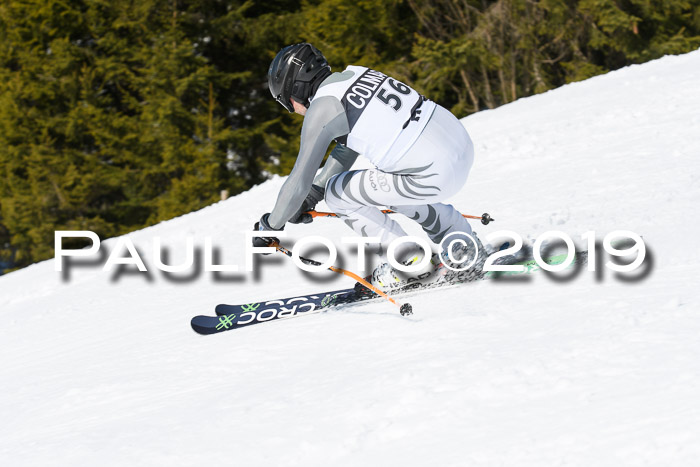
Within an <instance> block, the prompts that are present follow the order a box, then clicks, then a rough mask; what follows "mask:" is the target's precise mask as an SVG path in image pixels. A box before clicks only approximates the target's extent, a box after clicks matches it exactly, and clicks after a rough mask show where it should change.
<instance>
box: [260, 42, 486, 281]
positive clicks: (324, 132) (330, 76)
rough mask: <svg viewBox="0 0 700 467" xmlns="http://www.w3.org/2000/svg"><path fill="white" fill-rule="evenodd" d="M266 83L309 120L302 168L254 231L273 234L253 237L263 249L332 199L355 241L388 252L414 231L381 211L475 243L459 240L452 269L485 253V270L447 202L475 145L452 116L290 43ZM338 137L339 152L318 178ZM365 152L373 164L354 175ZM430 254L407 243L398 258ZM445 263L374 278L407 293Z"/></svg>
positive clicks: (392, 84)
mask: <svg viewBox="0 0 700 467" xmlns="http://www.w3.org/2000/svg"><path fill="white" fill-rule="evenodd" d="M268 86H269V88H270V92H271V93H272V96H273V97H274V98H275V99H276V100H277V102H279V103H280V104H281V105H282V106H283V107H284V108H285V109H287V110H288V111H289V112H296V113H297V114H299V115H302V116H304V123H303V126H302V130H301V145H300V149H299V155H298V157H297V160H296V163H295V164H294V168H293V169H292V172H291V173H290V175H289V177H288V178H287V180H286V182H285V183H284V185H283V186H282V188H281V190H280V193H279V195H278V198H277V202H276V204H275V207H274V209H273V210H272V212H271V213H267V214H264V215H263V216H262V217H261V219H260V221H259V222H258V223H256V224H255V227H254V228H255V230H259V231H266V232H270V236H267V237H257V238H254V239H253V244H254V245H255V246H268V245H269V244H270V243H271V242H272V241H278V240H277V239H276V238H275V237H274V232H275V231H280V230H283V229H284V226H285V224H286V223H287V222H291V223H308V222H311V220H312V218H311V216H310V215H309V214H306V212H307V211H309V210H312V209H314V208H315V207H316V204H317V203H318V202H319V201H320V200H322V199H324V197H325V200H326V204H327V205H328V207H329V208H331V209H332V210H333V211H334V212H335V213H336V214H338V216H339V217H341V218H342V219H343V220H344V221H345V223H346V224H347V225H348V226H350V227H351V228H352V229H353V230H354V231H355V232H356V233H357V234H359V235H363V236H367V237H379V238H380V239H381V244H382V245H383V246H386V245H388V244H389V243H390V242H391V241H392V240H394V239H396V238H398V237H403V236H406V233H405V232H404V230H403V229H402V228H401V226H400V225H399V224H398V223H397V222H396V221H395V220H393V219H391V218H390V217H389V216H388V215H387V214H384V213H382V212H381V210H380V208H379V207H380V206H388V207H389V209H392V210H393V211H396V212H399V213H401V214H403V215H405V216H407V217H409V218H410V219H413V220H414V221H416V222H418V223H419V224H420V225H421V226H422V228H423V230H424V231H425V232H426V233H427V234H428V237H429V238H430V240H431V241H432V242H434V243H436V244H439V243H440V242H441V241H442V240H443V238H444V237H445V236H447V235H449V234H451V233H453V232H463V233H465V234H471V236H472V238H474V239H475V242H471V241H469V239H467V240H466V241H465V242H463V243H453V245H454V249H453V251H452V254H453V255H454V256H453V258H454V259H455V263H453V264H452V266H454V267H458V262H457V261H458V260H460V259H462V258H466V260H467V262H469V261H471V258H473V257H474V255H476V254H478V255H477V260H476V263H475V265H474V267H473V268H472V269H471V270H470V272H471V274H473V275H479V274H481V273H482V272H481V268H482V266H483V263H484V261H485V259H486V255H487V253H486V251H485V250H484V248H483V245H482V244H481V242H480V241H479V240H478V237H476V235H474V234H473V233H472V229H471V227H470V225H469V223H468V222H467V220H466V219H465V218H464V217H462V215H461V214H460V213H459V212H458V211H457V210H456V209H455V208H454V207H452V206H451V205H448V204H443V203H441V202H440V201H442V200H444V199H445V198H448V197H449V196H452V195H454V194H455V193H457V192H458V191H459V190H460V189H461V188H462V186H464V184H465V182H466V180H467V176H468V175H469V170H470V168H471V166H472V163H473V159H474V149H473V145H472V142H471V139H470V138H469V135H468V133H467V131H466V130H465V128H464V127H463V126H462V124H461V123H460V122H459V120H457V118H456V117H455V116H454V115H452V114H451V113H450V112H449V111H448V110H446V109H444V108H443V107H441V106H439V105H437V104H436V103H435V102H433V101H431V100H429V99H426V98H425V97H424V96H422V95H420V94H419V93H418V92H416V91H415V90H414V89H412V88H411V87H409V86H407V85H406V84H404V83H402V82H400V81H398V80H396V79H393V78H391V77H389V76H386V75H385V74H383V73H381V72H379V71H375V70H372V69H369V68H366V67H361V66H348V67H347V68H346V69H345V70H344V71H343V72H340V73H338V72H336V73H332V72H331V68H330V66H329V65H328V62H327V61H326V59H325V58H324V56H323V55H322V54H321V52H320V51H319V50H318V49H316V48H315V47H314V46H312V45H311V44H308V43H301V44H295V45H290V46H288V47H285V48H283V49H282V50H281V51H280V52H279V53H278V54H277V56H276V57H275V58H274V60H273V61H272V63H271V65H270V69H269V70H268ZM334 140H335V142H336V145H335V148H334V149H333V150H332V152H331V154H330V156H329V158H328V160H327V162H326V164H325V165H324V167H323V170H322V171H321V172H320V173H319V174H318V175H316V172H317V171H318V169H319V167H320V165H321V162H322V161H323V158H324V156H325V153H326V149H327V148H328V145H329V144H330V143H331V142H333V141H334ZM359 154H362V155H364V156H365V157H366V158H368V159H369V160H370V162H372V163H373V165H374V166H375V167H374V168H372V169H368V170H352V171H351V170H350V168H351V167H352V165H353V163H354V162H355V159H356V158H357V156H358V155H359ZM475 245H476V247H475ZM383 251H384V252H385V251H386V249H385V248H384V249H383ZM445 253H447V252H445ZM381 254H382V259H383V260H385V259H386V256H385V253H381ZM462 255H464V256H462ZM423 256H424V253H423V250H422V248H420V247H419V246H418V245H416V244H415V243H403V244H402V248H399V249H397V250H396V252H395V257H396V260H397V261H399V262H401V263H402V264H405V265H415V264H419V263H421V261H422V260H423ZM448 258H449V257H448ZM451 260H452V258H450V259H447V260H446V262H448V263H449V262H450V261H451ZM442 266H443V265H442V264H440V259H439V256H437V255H432V258H431V261H430V263H428V267H427V269H424V270H421V271H419V272H417V273H403V272H401V271H397V270H395V269H394V268H393V267H392V266H391V265H390V264H389V263H388V262H383V263H382V264H381V265H380V266H378V267H377V268H376V269H375V270H374V272H373V273H372V276H371V280H370V281H371V283H372V284H373V285H374V286H376V287H378V288H380V289H381V290H384V291H386V290H389V289H393V288H401V287H404V286H406V285H408V282H410V281H411V280H416V279H417V278H421V279H422V280H423V281H432V280H436V279H435V278H436V277H439V276H440V275H441V274H443V275H444V272H445V270H444V269H443V270H442V272H441V274H440V273H438V271H439V270H440V269H441V268H442ZM426 273H429V274H426ZM426 277H428V278H429V279H425V278H426Z"/></svg>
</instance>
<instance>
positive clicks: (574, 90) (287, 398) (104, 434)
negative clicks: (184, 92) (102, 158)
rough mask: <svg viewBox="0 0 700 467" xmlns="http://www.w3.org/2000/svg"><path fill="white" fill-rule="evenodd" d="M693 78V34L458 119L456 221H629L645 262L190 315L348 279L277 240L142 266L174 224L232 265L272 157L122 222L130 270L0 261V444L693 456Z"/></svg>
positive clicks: (542, 457) (698, 342)
mask: <svg viewBox="0 0 700 467" xmlns="http://www.w3.org/2000/svg"><path fill="white" fill-rule="evenodd" d="M699 76H700V51H696V52H693V53H689V54H686V55H682V56H669V57H664V58H662V59H660V60H656V61H654V62H650V63H647V64H644V65H637V66H631V67H628V68H625V69H621V70H618V71H615V72H611V73H608V74H606V75H604V76H599V77H596V78H593V79H590V80H587V81H585V82H581V83H575V84H571V85H567V86H564V87H562V88H559V89H556V90H553V91H550V92H547V93H544V94H541V95H537V96H533V97H528V98H524V99H520V100H518V101H516V102H514V103H512V104H509V105H506V106H503V107H500V108H498V109H495V110H490V111H484V112H480V113H478V114H475V115H472V116H470V117H468V118H465V119H464V120H463V122H464V124H465V126H466V127H467V129H468V130H469V132H470V134H471V136H472V139H473V141H474V143H475V148H476V162H475V166H474V168H473V169H472V173H471V175H470V180H469V181H468V183H467V185H466V186H465V188H464V189H463V190H462V191H461V193H459V194H458V195H457V196H455V197H454V198H453V199H452V200H451V202H452V203H453V204H455V205H456V206H458V207H459V208H460V210H462V211H463V212H468V213H472V214H481V213H482V212H483V211H488V212H490V213H491V214H492V215H493V216H494V217H495V218H496V219H497V221H496V222H495V223H493V224H491V225H489V226H487V227H484V226H481V225H480V224H476V223H475V224H473V226H474V227H475V229H476V230H477V231H478V232H479V234H480V235H481V236H482V238H483V236H485V235H487V234H488V233H490V232H494V231H497V230H501V229H509V230H514V231H516V232H519V233H520V234H521V235H522V236H523V237H524V238H526V239H529V240H530V241H533V240H534V239H535V238H536V237H537V236H538V235H540V234H542V233H543V232H545V231H548V230H561V231H564V232H566V233H568V234H569V235H571V236H572V237H573V238H574V239H576V240H577V241H578V243H579V244H580V245H581V246H583V245H584V243H583V242H582V241H581V240H580V239H579V237H580V235H581V234H583V233H584V232H586V231H589V230H595V231H596V232H597V233H598V237H599V238H601V239H602V236H603V235H604V234H605V233H607V232H610V231H612V230H617V229H626V230H632V231H634V232H637V233H638V234H640V235H643V236H644V239H645V242H646V244H647V246H648V249H649V252H650V255H651V261H652V264H653V267H652V268H651V272H650V274H648V276H647V277H646V278H645V279H644V280H641V281H637V282H624V281H621V280H619V279H618V278H616V277H615V275H614V274H613V273H612V272H610V271H607V270H606V271H604V273H603V277H602V280H596V278H595V275H594V274H592V273H589V272H587V271H585V269H584V270H582V271H580V272H579V274H578V275H577V276H575V277H574V278H572V279H571V280H569V281H566V282H562V283H559V282H553V281H551V280H549V279H547V278H546V277H545V276H543V275H541V274H540V275H538V276H536V277H533V280H531V281H529V282H525V283H516V284H513V283H507V284H504V283H498V282H496V281H485V282H482V283H477V284H470V285H467V286H464V287H461V288H456V289H449V290H439V291H436V292H433V293H428V294H423V295H419V296H416V297H413V298H411V302H412V304H413V307H414V311H415V315H413V316H412V317H410V318H402V317H400V316H398V314H397V313H396V311H395V310H394V308H393V307H392V306H391V305H389V304H386V303H379V302H372V303H368V304H364V305H360V306H355V307H352V308H349V309H347V310H343V311H331V312H328V313H321V314H316V315H310V316H305V317H301V318H298V319H292V320H287V321H281V322H271V323H266V324H262V325H259V326H254V327H251V328H245V329H241V330H237V331H232V332H228V333H223V334H221V335H217V336H209V337H202V336H199V335H196V334H195V333H194V332H192V331H191V329H190V327H189V319H190V318H191V316H193V315H195V314H213V313H214V306H215V305H216V304H217V303H241V302H253V301H259V300H264V299H271V298H277V297H285V296H292V295H294V294H297V293H301V292H313V291H321V290H332V289H336V288H343V287H347V286H350V285H351V283H350V282H348V280H347V279H346V278H343V277H334V275H333V273H328V274H327V275H326V274H323V275H322V276H323V278H324V281H319V280H315V281H314V280H312V279H310V278H309V277H308V275H305V274H302V273H301V272H300V271H298V270H297V269H296V268H295V267H294V266H293V265H292V264H291V263H290V262H289V261H288V260H287V259H286V258H283V257H280V258H272V257H268V258H265V259H263V261H262V263H263V264H262V265H260V266H259V269H260V274H259V275H258V277H257V279H256V280H253V279H251V278H250V277H247V276H245V275H242V274H241V275H239V276H238V277H237V278H236V277H233V276H232V275H231V274H224V275H223V278H221V279H220V280H214V279H213V277H212V274H210V273H202V274H201V275H199V276H198V277H196V278H195V279H192V280H186V281H183V282H174V281H172V280H167V279H166V278H165V277H164V276H163V275H162V274H161V273H160V272H159V271H156V270H155V268H153V261H152V259H151V254H152V239H153V237H154V236H161V237H162V241H163V244H164V245H165V246H169V247H170V248H171V249H172V250H173V251H172V255H171V256H172V262H173V263H175V262H177V261H178V260H181V259H182V258H183V254H182V252H181V251H180V250H181V249H182V247H183V246H184V241H185V240H184V239H185V237H186V236H188V235H192V236H195V238H196V242H197V245H198V246H200V247H201V245H202V244H203V238H204V237H205V236H211V237H213V238H214V243H215V245H217V246H218V247H219V248H220V249H221V258H220V260H221V261H222V262H225V263H227V264H229V263H234V264H239V265H241V266H243V264H244V263H243V254H242V249H243V245H244V237H243V234H242V231H244V230H247V229H248V228H250V226H251V225H252V224H253V223H254V221H255V220H256V219H257V218H258V217H259V216H260V214H261V213H263V212H266V211H269V210H270V209H271V208H272V205H273V203H274V200H275V197H276V193H277V190H278V189H279V187H280V185H281V183H282V182H283V179H282V178H279V177H278V178H275V179H273V180H271V181H269V182H267V183H265V184H263V185H260V186H257V187H254V188H253V189H251V190H250V191H248V192H246V193H243V194H241V195H239V196H236V197H233V198H231V199H229V200H227V201H225V202H221V203H217V204H215V205H212V206H210V207H207V208H205V209H202V210H201V211H198V212H195V213H191V214H188V215H186V216H182V217H179V218H177V219H173V220H171V221H167V222H163V223H161V224H158V225H156V226H153V227H151V228H148V229H144V230H142V231H138V232H134V233H132V234H130V235H129V237H130V238H131V239H132V240H133V241H134V243H135V244H136V245H137V247H138V248H139V251H140V252H141V253H142V255H143V258H144V261H145V262H146V265H147V266H149V268H151V269H152V274H151V277H150V280H147V279H146V277H145V276H144V275H143V274H124V275H118V276H116V277H114V274H112V273H107V272H103V271H102V270H101V269H100V268H99V267H81V268H73V269H71V277H70V280H68V281H62V280H61V275H60V274H59V273H56V272H54V262H53V261H46V262H42V263H39V264H35V265H32V266H30V267H28V268H25V269H23V270H21V271H17V272H14V273H12V274H9V275H6V276H3V277H0V350H1V352H0V354H1V355H2V365H1V367H0V368H1V369H0V388H1V392H0V394H2V397H1V398H0V419H1V420H2V421H3V423H2V424H0V464H1V465H6V466H25V465H26V466H35V465H103V466H111V465H114V466H123V465H130V466H136V465H144V466H151V465H285V466H295V465H299V466H302V465H303V466H311V465H319V466H320V465H323V466H327V465H441V466H446V465H472V466H482V465H483V466H492V465H508V466H511V465H524V466H530V465H531V466H542V465H547V466H554V465H567V466H577V465H581V466H590V465H609V466H621V465H635V466H636V465H640V466H641V465H650V466H658V465H666V466H668V465H697V459H698V458H700V404H699V403H698V402H700V339H699V338H698V336H700V306H699V305H700V292H698V286H697V272H696V270H695V269H696V267H697V264H698V262H699V261H698V260H699V259H700V250H699V249H698V247H697V245H696V244H695V241H694V240H695V238H697V237H698V234H699V233H700V232H699V230H700V229H699V228H698V227H699V226H700V221H698V220H697V218H696V215H695V214H696V213H697V210H698V208H697V207H698V205H700V182H699V178H700V171H699V170H698V169H699V167H700V162H699V161H700V110H698V109H700V86H698V77H699ZM325 208H326V206H325V205H324V204H323V203H322V204H321V205H320V206H319V209H325ZM400 222H402V224H403V225H405V226H406V229H407V230H408V231H409V233H418V232H420V231H419V230H418V229H417V227H416V226H414V225H413V224H411V223H410V222H405V220H400ZM287 230H288V232H289V233H290V236H291V237H292V239H293V237H294V236H295V235H296V236H300V235H303V234H306V233H309V231H310V229H309V227H308V226H295V225H290V226H289V227H288V229H287ZM311 230H313V233H314V234H319V235H324V236H328V237H331V238H339V237H340V236H347V235H351V232H350V230H349V229H347V227H346V226H345V225H344V224H342V223H341V222H338V221H336V220H332V219H324V220H317V221H315V222H314V224H313V228H312V229H311ZM289 241H290V240H287V242H289ZM114 242H115V240H114V239H112V240H109V241H106V242H103V246H107V247H109V246H113V245H114ZM345 257H346V258H348V262H347V263H346V266H347V267H348V268H350V269H356V267H355V266H356V265H355V264H354V262H355V260H354V256H352V257H351V256H349V255H347V254H346V255H345ZM350 259H351V260H352V261H350ZM693 284H696V285H693Z"/></svg>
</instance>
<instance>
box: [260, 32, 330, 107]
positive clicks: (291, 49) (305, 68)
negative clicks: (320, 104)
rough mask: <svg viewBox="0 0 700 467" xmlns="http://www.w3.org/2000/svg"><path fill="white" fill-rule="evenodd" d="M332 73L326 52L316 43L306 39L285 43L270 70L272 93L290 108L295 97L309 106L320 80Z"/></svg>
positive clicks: (268, 73)
mask: <svg viewBox="0 0 700 467" xmlns="http://www.w3.org/2000/svg"><path fill="white" fill-rule="evenodd" d="M330 74H331V67H330V66H329V65H328V61H326V58H325V57H324V56H323V54H322V53H321V52H320V51H319V50H318V49H317V48H316V47H314V46H313V45H311V44H308V43H306V42H303V43H301V44H294V45H290V46H287V47H285V48H284V49H282V50H280V51H279V52H278V53H277V56H276V57H275V59H274V60H272V63H271V64H270V69H269V70H268V71H267V85H268V86H269V88H270V93H271V94H272V97H274V98H275V100H277V102H279V103H280V104H282V106H283V107H284V108H285V109H287V110H288V111H290V112H294V107H293V106H292V103H291V102H290V101H289V99H290V98H292V99H294V100H295V101H297V102H298V103H300V104H301V105H303V106H304V107H306V108H308V107H309V104H310V101H309V99H310V98H311V97H313V95H314V94H315V93H316V90H317V89H318V87H319V86H320V85H321V82H322V81H323V80H324V79H326V78H327V77H328V76H329V75H330Z"/></svg>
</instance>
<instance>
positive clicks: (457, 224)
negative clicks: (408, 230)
mask: <svg viewBox="0 0 700 467" xmlns="http://www.w3.org/2000/svg"><path fill="white" fill-rule="evenodd" d="M389 209H391V210H393V211H396V212H398V213H401V214H403V215H404V216H406V217H408V218H409V219H412V220H414V221H416V222H418V223H419V224H420V225H421V227H423V230H424V231H425V233H426V234H428V237H429V238H430V240H431V241H432V242H433V243H435V244H439V243H440V242H441V241H442V239H443V238H445V236H447V235H449V234H451V233H453V232H464V233H467V234H471V233H472V228H471V226H470V225H469V222H467V219H465V218H464V217H463V216H462V214H460V212H459V211H457V210H456V209H455V208H454V207H453V206H452V205H449V204H443V203H434V204H423V205H407V206H390V207H389Z"/></svg>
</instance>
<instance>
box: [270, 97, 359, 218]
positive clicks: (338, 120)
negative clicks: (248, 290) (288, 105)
mask: <svg viewBox="0 0 700 467" xmlns="http://www.w3.org/2000/svg"><path fill="white" fill-rule="evenodd" d="M349 132H350V127H349V126H348V119H347V116H346V115H345V110H344V109H343V106H342V104H341V103H340V101H339V100H338V99H336V98H335V97H331V96H325V97H321V98H319V99H315V100H314V101H313V102H312V103H311V105H310V106H309V110H308V111H307V112H306V116H305V117H304V124H303V126H302V128H301V145H300V147H299V156H297V161H296V163H295V164H294V168H293V169H292V173H290V174H289V177H288V178H287V181H286V182H284V185H282V189H281V190H280V193H279V195H278V196H277V203H275V208H274V209H273V210H272V213H270V217H269V224H270V226H271V227H273V228H275V229H281V228H282V227H284V224H285V223H286V222H287V221H288V220H289V219H290V218H291V217H292V216H293V215H294V214H295V213H296V211H297V210H298V209H299V207H300V206H301V203H302V202H303V201H304V199H305V198H306V195H307V194H308V193H309V190H310V189H311V184H312V183H313V181H314V175H315V174H316V171H317V170H318V168H319V167H320V165H321V162H322V161H323V156H325V154H326V149H327V148H328V145H329V144H330V143H331V141H333V140H334V139H335V138H337V137H339V136H342V135H346V134H348V133H349Z"/></svg>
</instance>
